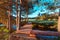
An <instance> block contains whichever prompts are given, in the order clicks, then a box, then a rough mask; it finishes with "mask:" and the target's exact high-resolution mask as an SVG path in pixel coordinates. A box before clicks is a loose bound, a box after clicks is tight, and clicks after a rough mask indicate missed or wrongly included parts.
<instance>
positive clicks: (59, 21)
mask: <svg viewBox="0 0 60 40" xmlns="http://www.w3.org/2000/svg"><path fill="white" fill-rule="evenodd" d="M58 32H60V9H59V16H58Z"/></svg>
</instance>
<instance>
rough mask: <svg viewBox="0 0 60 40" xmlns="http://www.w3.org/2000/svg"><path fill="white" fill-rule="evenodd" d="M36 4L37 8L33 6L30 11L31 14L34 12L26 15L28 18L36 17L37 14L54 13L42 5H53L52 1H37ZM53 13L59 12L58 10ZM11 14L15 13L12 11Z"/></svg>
mask: <svg viewBox="0 0 60 40" xmlns="http://www.w3.org/2000/svg"><path fill="white" fill-rule="evenodd" d="M32 1H33V0H32ZM34 1H35V0H34ZM38 2H39V6H38V5H37V4H33V9H32V10H30V11H31V12H33V11H34V12H33V13H32V14H30V15H28V17H37V16H38V14H39V13H40V14H43V13H49V14H53V13H54V11H51V10H48V9H47V7H48V6H47V5H43V3H45V2H48V3H50V5H52V3H54V0H41V1H40V0H38ZM59 5H60V3H59ZM13 10H14V9H13ZM55 12H59V8H57V9H55ZM13 13H16V10H14V12H13ZM13 16H16V15H13ZM22 17H23V16H22Z"/></svg>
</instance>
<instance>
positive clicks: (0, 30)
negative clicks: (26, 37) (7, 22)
mask: <svg viewBox="0 0 60 40" xmlns="http://www.w3.org/2000/svg"><path fill="white" fill-rule="evenodd" d="M8 37H9V30H8V29H7V28H5V27H0V40H7V39H8Z"/></svg>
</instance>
